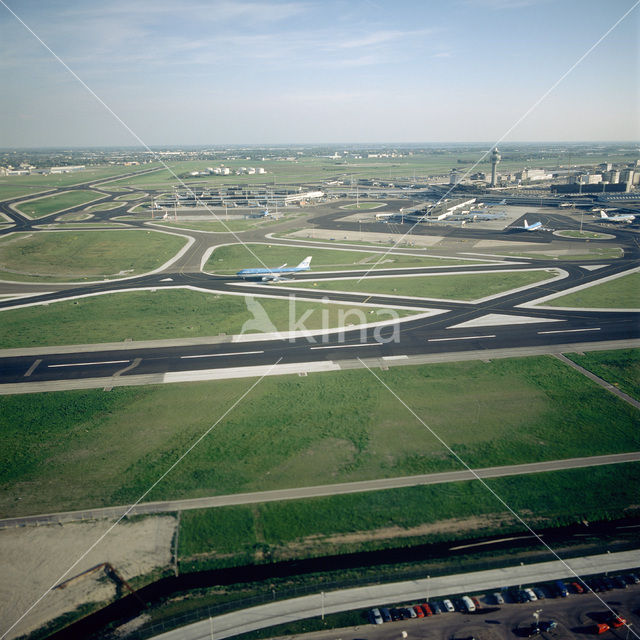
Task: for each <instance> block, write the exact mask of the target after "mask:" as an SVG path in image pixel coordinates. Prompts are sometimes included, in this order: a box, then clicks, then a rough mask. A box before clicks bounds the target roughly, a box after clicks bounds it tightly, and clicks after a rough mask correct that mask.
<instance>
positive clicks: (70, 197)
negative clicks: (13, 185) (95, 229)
mask: <svg viewBox="0 0 640 640" xmlns="http://www.w3.org/2000/svg"><path fill="white" fill-rule="evenodd" d="M99 198H104V195H103V194H101V193H98V192H97V191H85V190H77V191H65V192H64V193H60V194H56V195H54V196H46V197H44V198H38V199H36V200H31V201H29V202H24V203H22V204H20V205H16V207H15V208H16V209H17V210H18V211H21V212H22V213H24V214H25V215H28V216H30V217H32V218H42V217H43V216H47V215H49V214H50V213H55V212H56V211H63V210H64V209H68V208H69V207H75V206H77V205H79V204H85V203H88V202H92V201H93V200H98V199H99Z"/></svg>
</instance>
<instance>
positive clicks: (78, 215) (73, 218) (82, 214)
mask: <svg viewBox="0 0 640 640" xmlns="http://www.w3.org/2000/svg"><path fill="white" fill-rule="evenodd" d="M91 218H93V216H92V215H91V214H90V213H87V212H86V211H74V212H73V213H63V214H62V215H61V216H59V217H58V218H56V220H59V221H67V222H78V221H80V220H89V219H91Z"/></svg>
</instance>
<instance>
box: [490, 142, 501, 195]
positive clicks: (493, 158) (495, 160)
mask: <svg viewBox="0 0 640 640" xmlns="http://www.w3.org/2000/svg"><path fill="white" fill-rule="evenodd" d="M500 158H501V156H500V153H499V152H498V147H494V148H493V151H492V152H491V186H492V187H495V186H496V167H497V166H498V162H500Z"/></svg>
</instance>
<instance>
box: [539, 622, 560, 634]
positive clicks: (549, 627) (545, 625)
mask: <svg viewBox="0 0 640 640" xmlns="http://www.w3.org/2000/svg"><path fill="white" fill-rule="evenodd" d="M557 626H558V623H557V622H556V621H555V620H549V621H548V622H541V623H540V629H541V630H542V631H553V630H554V629H555V628H556V627H557Z"/></svg>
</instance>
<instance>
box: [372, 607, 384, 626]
mask: <svg viewBox="0 0 640 640" xmlns="http://www.w3.org/2000/svg"><path fill="white" fill-rule="evenodd" d="M369 620H371V624H382V615H381V614H380V609H378V608H375V609H371V611H369Z"/></svg>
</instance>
